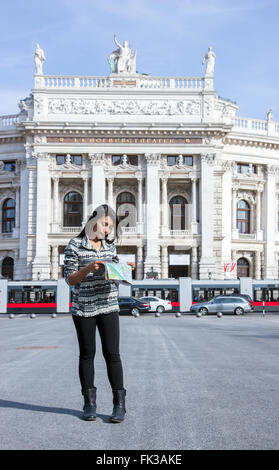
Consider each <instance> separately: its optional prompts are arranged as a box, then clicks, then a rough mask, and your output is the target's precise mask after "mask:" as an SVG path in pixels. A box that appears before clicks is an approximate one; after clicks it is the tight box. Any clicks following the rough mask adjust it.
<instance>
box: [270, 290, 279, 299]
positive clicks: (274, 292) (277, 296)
mask: <svg viewBox="0 0 279 470" xmlns="http://www.w3.org/2000/svg"><path fill="white" fill-rule="evenodd" d="M271 293H272V295H271V300H273V301H275V300H279V290H278V289H271Z"/></svg>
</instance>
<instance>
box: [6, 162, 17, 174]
mask: <svg viewBox="0 0 279 470" xmlns="http://www.w3.org/2000/svg"><path fill="white" fill-rule="evenodd" d="M4 170H5V171H11V172H14V171H15V170H16V163H15V162H14V161H13V162H4Z"/></svg>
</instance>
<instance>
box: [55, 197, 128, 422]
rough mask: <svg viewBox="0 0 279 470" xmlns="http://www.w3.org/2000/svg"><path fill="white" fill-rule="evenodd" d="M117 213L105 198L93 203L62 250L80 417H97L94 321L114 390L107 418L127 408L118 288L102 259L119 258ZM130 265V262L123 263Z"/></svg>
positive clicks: (113, 418)
mask: <svg viewBox="0 0 279 470" xmlns="http://www.w3.org/2000/svg"><path fill="white" fill-rule="evenodd" d="M117 228H118V219H117V217H116V214H115V212H114V210H113V209H111V208H110V207H109V206H108V205H107V204H103V205H101V206H98V207H97V208H96V209H95V210H94V212H93V214H92V216H91V217H90V218H89V219H88V222H87V224H86V226H85V227H84V229H83V230H82V231H81V233H80V234H79V235H78V236H77V237H76V238H72V239H71V240H70V241H69V243H68V245H67V247H66V250H65V258H64V275H65V280H66V282H67V284H68V285H69V286H70V287H71V288H72V293H73V300H72V307H71V313H72V318H73V321H74V325H75V328H76V331H77V338H78V343H79V350H80V356H79V377H80V383H81V388H82V389H81V391H82V394H83V396H84V407H83V410H84V413H83V418H84V419H85V420H87V421H94V420H95V419H96V408H97V406H96V390H97V389H96V387H95V386H94V356H95V351H96V349H95V346H96V345H95V333H96V326H97V328H98V330H99V333H100V337H101V342H102V351H103V355H104V358H105V361H106V366H107V374H108V379H109V382H110V385H111V388H112V393H113V405H114V407H113V412H112V416H111V417H110V421H111V422H114V423H120V422H121V421H123V419H124V414H125V412H126V408H125V396H126V390H125V389H124V386H123V369H122V363H121V358H120V354H119V310H120V309H119V305H118V288H117V285H116V284H115V283H114V281H110V280H106V279H105V269H104V263H105V261H111V260H113V261H119V258H118V256H117V254H116V247H115V245H114V238H112V239H109V238H108V236H109V235H110V234H111V232H112V229H114V231H115V234H117ZM128 264H129V265H131V266H132V269H135V264H134V263H128Z"/></svg>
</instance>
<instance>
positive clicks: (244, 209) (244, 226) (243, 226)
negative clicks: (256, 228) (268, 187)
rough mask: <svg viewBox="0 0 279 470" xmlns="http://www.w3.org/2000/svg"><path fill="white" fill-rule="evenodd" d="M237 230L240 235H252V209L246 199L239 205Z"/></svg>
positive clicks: (239, 202)
mask: <svg viewBox="0 0 279 470" xmlns="http://www.w3.org/2000/svg"><path fill="white" fill-rule="evenodd" d="M237 228H238V231H239V233H250V207H249V204H248V202H246V201H244V199H241V200H240V201H238V204H237Z"/></svg>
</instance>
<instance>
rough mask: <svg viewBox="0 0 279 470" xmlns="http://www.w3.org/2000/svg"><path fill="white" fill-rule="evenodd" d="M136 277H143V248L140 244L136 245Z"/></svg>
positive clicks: (140, 278) (139, 278)
mask: <svg viewBox="0 0 279 470" xmlns="http://www.w3.org/2000/svg"><path fill="white" fill-rule="evenodd" d="M136 279H138V280H142V279H143V249H142V246H137V259H136Z"/></svg>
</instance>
